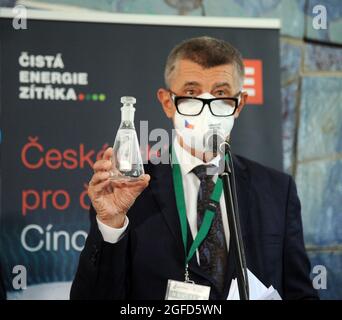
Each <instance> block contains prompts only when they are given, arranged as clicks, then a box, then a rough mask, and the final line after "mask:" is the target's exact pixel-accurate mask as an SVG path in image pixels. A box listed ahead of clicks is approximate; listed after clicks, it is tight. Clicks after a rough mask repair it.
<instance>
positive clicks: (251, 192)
mask: <svg viewBox="0 0 342 320" xmlns="http://www.w3.org/2000/svg"><path fill="white" fill-rule="evenodd" d="M243 77H244V66H243V62H242V58H241V54H240V53H239V52H238V51H237V50H236V49H235V48H234V47H232V46H231V45H230V44H228V43H226V42H224V41H221V40H217V39H213V38H209V37H200V38H194V39H190V40H187V41H185V42H183V43H181V44H179V45H178V46H176V47H175V48H174V49H173V50H172V52H171V53H170V55H169V57H168V59H167V63H166V67H165V82H166V85H167V87H168V89H159V91H158V99H159V101H160V102H161V105H162V107H163V109H164V111H165V114H166V115H167V117H168V118H170V119H172V121H173V123H174V127H175V129H176V139H175V141H174V143H173V146H172V151H173V152H172V155H170V159H171V165H170V164H157V165H154V164H152V163H149V164H148V165H147V166H146V168H145V171H146V174H145V175H143V176H142V177H141V180H140V181H137V182H125V181H113V180H111V179H110V177H111V175H113V167H112V166H113V164H112V162H111V155H112V152H113V150H112V149H111V148H109V149H108V150H107V151H106V152H105V153H104V156H103V159H102V160H99V161H97V162H96V163H95V165H94V175H93V177H92V179H91V181H90V183H89V190H88V193H89V196H90V198H91V201H92V206H91V209H90V218H91V229H90V233H89V236H88V239H87V241H86V245H85V248H84V250H83V252H82V253H81V257H80V262H79V267H78V270H77V273H76V276H75V279H74V282H73V285H72V289H71V298H72V299H164V298H165V294H166V290H167V283H168V280H175V281H184V280H185V277H186V275H185V273H186V270H185V268H186V262H185V261H188V276H189V278H190V280H191V281H194V283H195V284H199V285H203V286H207V288H210V299H226V298H227V295H228V291H229V287H230V283H231V280H232V279H233V278H234V277H236V270H235V266H234V254H235V250H234V248H233V246H232V243H231V237H230V232H229V225H228V221H227V215H226V209H225V202H224V199H223V196H222V191H220V186H219V185H220V184H219V178H218V176H217V170H216V168H217V167H218V166H219V165H218V164H219V162H218V161H219V158H220V156H219V155H216V154H215V153H213V152H212V150H208V148H207V145H208V144H207V143H206V133H208V132H211V130H213V129H214V130H215V132H218V133H219V134H220V135H221V136H223V137H225V138H226V137H229V135H230V131H231V129H232V127H233V123H234V120H235V119H236V118H238V116H239V114H240V112H241V110H242V108H243V106H244V105H245V103H246V99H247V93H246V92H243V91H242V84H243ZM233 163H234V168H235V173H236V186H237V194H238V204H239V208H240V220H241V229H242V235H243V238H244V244H245V250H246V260H247V266H248V269H249V270H251V271H252V272H253V273H254V274H255V275H256V276H257V277H258V278H259V279H260V280H261V281H262V282H263V283H264V284H265V285H266V286H270V285H273V287H274V288H276V289H277V290H278V292H279V293H280V295H281V296H282V298H283V299H315V298H317V294H316V292H315V290H314V289H313V287H312V284H311V281H310V278H309V273H310V263H309V260H308V257H307V255H306V252H305V247H304V241H303V230H302V222H301V213H300V202H299V199H298V196H297V191H296V187H295V183H294V181H293V180H292V178H291V177H290V176H288V175H286V174H284V173H281V172H277V171H275V170H272V169H269V168H266V167H264V166H262V165H260V164H257V163H255V162H253V161H250V160H247V159H245V158H242V157H239V156H234V157H233ZM115 169H116V168H114V170H115ZM209 169H210V170H209ZM209 171H210V172H211V173H210V174H209ZM221 189H222V187H221ZM216 191H219V192H216ZM214 195H215V196H214ZM215 197H216V198H215ZM210 199H212V200H213V201H211V202H210ZM209 202H210V203H211V206H209ZM209 213H212V214H213V215H212V220H210V219H207V218H208V217H209ZM182 218H185V220H184V219H182ZM209 220H210V221H209ZM184 221H185V222H184ZM208 221H209V222H208ZM207 224H208V225H207ZM206 225H207V226H208V228H206ZM204 230H206V231H204ZM202 231H203V232H202ZM201 234H204V235H205V236H204V237H203V238H202V239H201V240H200V241H199V242H198V245H197V246H196V247H195V248H194V250H192V251H191V250H190V248H191V246H192V244H193V240H194V239H198V238H199V237H200V235H201ZM190 251H191V252H192V255H190V254H189V252H190Z"/></svg>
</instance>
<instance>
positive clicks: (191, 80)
mask: <svg viewBox="0 0 342 320" xmlns="http://www.w3.org/2000/svg"><path fill="white" fill-rule="evenodd" d="M239 83H240V81H239V79H238V75H237V72H236V70H235V67H234V66H233V65H231V64H226V65H221V66H217V67H212V68H207V69H205V68H203V67H202V66H200V65H199V64H197V63H195V62H192V61H190V60H179V61H178V62H177V63H176V66H175V69H174V70H173V72H172V74H171V79H170V90H171V91H172V92H174V93H175V94H176V95H177V96H194V97H196V96H199V95H201V94H202V93H205V92H209V93H210V94H212V95H213V96H215V97H233V96H235V95H236V94H237V93H238V92H239V91H240V87H239ZM158 99H159V101H160V102H161V104H162V106H163V109H164V112H165V114H166V115H167V117H168V118H171V119H173V117H174V115H175V113H176V107H175V106H174V104H173V101H172V100H171V97H170V93H169V91H168V90H166V89H159V90H158ZM246 99H247V93H242V94H241V103H240V105H239V108H238V109H237V111H236V112H235V114H234V117H235V118H237V117H238V116H239V113H240V112H241V110H242V107H243V106H244V104H245V102H246Z"/></svg>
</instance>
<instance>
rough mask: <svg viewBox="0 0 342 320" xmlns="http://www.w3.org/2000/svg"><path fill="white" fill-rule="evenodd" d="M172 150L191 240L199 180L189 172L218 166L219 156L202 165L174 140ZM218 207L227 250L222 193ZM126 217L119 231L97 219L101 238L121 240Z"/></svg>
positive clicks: (224, 207) (195, 224) (110, 240)
mask: <svg viewBox="0 0 342 320" xmlns="http://www.w3.org/2000/svg"><path fill="white" fill-rule="evenodd" d="M173 146H174V150H175V153H176V157H177V159H178V162H179V165H180V168H181V174H182V182H183V188H184V198H185V206H186V214H187V219H188V223H189V227H190V230H191V234H192V237H193V239H195V237H196V235H197V196H198V191H199V187H200V180H199V179H198V178H197V177H196V175H195V174H194V173H193V172H191V171H192V170H193V169H194V168H195V167H197V166H199V165H203V164H213V165H215V166H218V163H219V160H220V159H219V156H217V157H216V158H214V159H212V160H211V161H210V162H209V163H204V162H203V161H202V160H200V159H199V158H197V157H194V156H192V155H191V154H190V153H189V152H188V151H186V150H185V149H183V148H182V147H181V146H180V144H179V142H178V139H175V140H174V143H173ZM216 179H217V174H216V175H215V176H213V180H214V181H216ZM220 207H221V212H222V222H223V229H224V233H225V236H226V242H227V249H228V250H229V237H230V234H229V228H228V218H227V214H226V206H225V201H224V196H223V193H222V195H221V198H220ZM128 222H129V221H128V217H127V216H126V218H125V222H124V226H123V227H122V228H120V229H116V228H112V227H109V226H107V225H105V224H103V223H102V222H101V221H99V220H98V219H97V223H98V226H99V229H100V232H101V234H102V236H103V239H104V241H106V242H110V243H116V242H118V241H119V240H120V239H121V236H122V235H123V233H124V232H125V230H126V228H127V226H128ZM196 256H197V262H198V263H199V254H198V250H196Z"/></svg>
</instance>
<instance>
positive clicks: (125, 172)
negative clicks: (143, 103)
mask: <svg viewBox="0 0 342 320" xmlns="http://www.w3.org/2000/svg"><path fill="white" fill-rule="evenodd" d="M121 103H122V104H123V106H122V107H121V124H120V127H119V130H118V132H117V134H116V137H115V142H114V145H113V156H112V163H113V167H112V174H111V179H112V180H128V181H135V180H138V179H139V177H140V176H141V175H142V174H144V166H143V162H142V157H141V152H140V147H139V142H138V137H137V133H136V131H135V127H134V112H135V108H134V104H135V103H136V99H135V98H134V97H127V96H125V97H121Z"/></svg>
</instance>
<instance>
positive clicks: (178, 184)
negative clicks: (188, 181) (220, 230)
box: [171, 147, 222, 271]
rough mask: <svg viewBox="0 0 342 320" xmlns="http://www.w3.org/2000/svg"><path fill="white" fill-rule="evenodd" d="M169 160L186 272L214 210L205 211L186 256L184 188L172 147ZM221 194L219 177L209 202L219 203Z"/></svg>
mask: <svg viewBox="0 0 342 320" xmlns="http://www.w3.org/2000/svg"><path fill="white" fill-rule="evenodd" d="M171 159H172V160H173V163H172V175H173V184H174V187H175V193H176V204H177V209H178V215H179V220H180V224H181V230H182V239H183V245H184V251H185V255H186V259H185V268H186V271H187V266H188V263H189V261H190V260H191V258H192V256H193V255H194V253H195V252H196V250H197V248H198V247H199V246H200V244H201V243H202V241H203V240H204V239H205V237H206V236H207V234H208V232H209V229H210V227H211V224H212V222H213V219H214V216H215V211H214V210H215V209H214V208H213V210H211V209H210V207H209V208H208V209H206V211H205V213H204V218H203V222H202V224H201V227H200V229H199V230H198V232H197V235H196V237H195V240H194V241H193V243H192V245H191V247H190V250H189V253H188V254H187V253H186V251H187V239H188V229H187V216H186V206H185V199H184V188H183V182H182V174H181V169H180V165H179V163H178V160H177V157H176V153H175V152H174V149H173V147H172V158H171ZM221 194H222V180H221V178H220V177H218V178H217V181H216V184H215V187H214V190H213V192H212V194H211V196H210V200H211V202H216V203H219V202H220V198H221ZM218 205H219V204H218Z"/></svg>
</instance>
